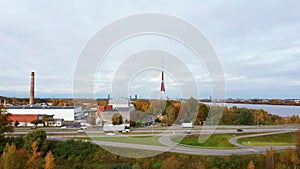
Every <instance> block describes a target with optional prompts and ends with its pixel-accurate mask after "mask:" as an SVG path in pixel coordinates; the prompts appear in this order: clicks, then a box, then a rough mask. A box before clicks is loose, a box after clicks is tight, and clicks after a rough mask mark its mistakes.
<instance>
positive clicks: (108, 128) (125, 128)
mask: <svg viewBox="0 0 300 169" xmlns="http://www.w3.org/2000/svg"><path fill="white" fill-rule="evenodd" d="M103 131H104V132H129V131H130V129H129V124H128V125H127V124H121V125H113V124H104V126H103Z"/></svg>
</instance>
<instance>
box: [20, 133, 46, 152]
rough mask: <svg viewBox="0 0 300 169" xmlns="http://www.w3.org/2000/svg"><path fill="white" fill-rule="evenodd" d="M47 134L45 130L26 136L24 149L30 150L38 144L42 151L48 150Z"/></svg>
mask: <svg viewBox="0 0 300 169" xmlns="http://www.w3.org/2000/svg"><path fill="white" fill-rule="evenodd" d="M46 137H47V136H46V132H45V131H43V130H40V129H38V130H34V131H32V132H30V133H28V134H27V135H26V136H24V148H25V149H27V150H29V149H31V147H32V144H33V142H37V147H38V148H40V149H46V148H47V142H46V141H47V140H46ZM45 152H46V151H45Z"/></svg>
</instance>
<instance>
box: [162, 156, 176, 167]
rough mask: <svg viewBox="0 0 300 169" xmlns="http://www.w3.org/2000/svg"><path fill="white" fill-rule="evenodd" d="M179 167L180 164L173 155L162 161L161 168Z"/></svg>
mask: <svg viewBox="0 0 300 169" xmlns="http://www.w3.org/2000/svg"><path fill="white" fill-rule="evenodd" d="M179 167H180V165H179V162H178V160H177V159H176V158H174V157H173V156H171V157H168V158H167V159H165V160H164V161H163V163H162V166H161V169H168V168H172V169H177V168H179Z"/></svg>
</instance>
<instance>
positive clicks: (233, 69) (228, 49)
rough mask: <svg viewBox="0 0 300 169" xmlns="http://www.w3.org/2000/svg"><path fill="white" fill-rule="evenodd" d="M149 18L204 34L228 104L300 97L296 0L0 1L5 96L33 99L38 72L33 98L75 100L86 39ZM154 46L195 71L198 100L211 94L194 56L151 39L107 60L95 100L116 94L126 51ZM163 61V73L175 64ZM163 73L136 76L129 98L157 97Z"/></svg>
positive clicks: (0, 74) (172, 89)
mask: <svg viewBox="0 0 300 169" xmlns="http://www.w3.org/2000/svg"><path fill="white" fill-rule="evenodd" d="M144 12H154V13H164V14H169V15H172V16H175V17H178V18H181V19H183V20H185V21H187V22H189V23H191V24H192V25H194V26H195V27H197V28H198V29H199V30H200V31H201V32H202V33H203V34H205V36H206V37H207V38H208V39H209V41H210V42H211V44H212V45H213V46H214V48H215V50H216V51H217V53H218V55H219V59H220V61H221V63H222V66H223V70H224V75H225V81H226V97H227V98H300V75H299V69H300V1H299V0H297V1H296V0H290V1H282V0H265V1H251V0H249V1H246V0H243V1H233V0H232V1H227V0H226V1H212V2H209V1H198V0H194V1H187V2H184V1H179V0H178V1H175V0H170V1H163V0H160V1H151V0H149V1H123V0H122V1H121V0H120V1H110V0H107V1H72V2H71V1H57V2H53V1H47V2H46V1H30V0H29V1H28V0H26V1H21V0H20V1H9V0H2V1H0V57H1V62H0V95H4V96H10V97H28V95H29V80H30V72H31V71H35V72H36V97H72V96H73V94H72V91H73V76H74V69H75V66H76V63H77V59H78V57H79V56H80V53H81V51H82V49H83V48H84V46H85V44H86V43H87V42H88V41H89V39H90V38H91V37H93V35H94V34H95V33H96V32H97V31H99V30H101V28H103V27H104V26H105V25H108V24H110V23H112V22H113V21H115V20H118V19H120V18H122V17H125V16H130V15H133V14H138V13H144ZM149 22H151V21H149ZM174 29H176V28H174ZM156 47H157V48H160V49H164V50H167V51H169V52H170V53H172V54H174V55H177V57H178V59H179V60H180V61H181V62H183V64H184V65H186V67H188V69H189V70H190V72H192V73H193V78H194V79H195V81H196V84H197V87H198V91H199V92H198V93H197V94H196V96H198V97H200V98H208V97H209V96H210V95H211V86H210V85H211V84H210V81H209V80H210V79H209V76H208V74H207V72H206V70H205V65H202V64H201V63H200V62H198V61H193V60H191V59H189V58H190V55H192V54H191V53H190V51H188V50H186V49H185V48H183V47H181V46H180V44H178V43H176V42H173V41H172V40H171V39H167V38H164V37H157V36H150V35H149V36H143V37H139V38H133V39H129V40H128V41H124V42H122V44H120V45H119V46H117V47H116V48H115V49H114V50H112V51H111V52H110V53H109V54H108V55H107V57H106V58H105V59H104V61H103V64H102V66H101V65H100V66H99V69H98V71H97V74H96V75H95V79H93V80H95V92H96V97H106V96H107V94H111V93H112V89H111V88H110V86H112V83H113V79H114V77H116V73H117V72H118V69H119V68H120V65H122V63H124V62H125V61H126V59H128V58H130V57H129V56H128V53H135V52H137V51H140V50H142V49H147V48H156ZM174 59H175V60H176V58H174ZM165 62H167V63H165V66H166V69H168V67H169V68H170V67H171V66H172V64H170V63H172V62H170V61H169V62H168V60H166V61H165ZM133 63H134V62H133ZM168 63H169V64H168ZM134 64H140V63H139V62H136V63H134ZM157 64H158V67H161V62H158V63H157ZM131 66H132V65H131ZM160 74H161V73H160V70H156V71H153V70H151V71H148V72H147V71H146V72H144V73H143V72H142V73H139V74H138V75H136V76H135V77H132V79H131V80H132V82H131V84H130V86H129V87H128V88H129V89H128V90H129V94H130V95H134V94H138V95H139V96H141V97H145V98H149V97H152V95H153V94H154V93H155V92H158V91H159V89H160ZM176 76H177V77H178V76H180V77H183V76H185V75H183V74H182V72H181V74H180V71H179V72H178V74H177V73H175V74H174V73H173V74H168V73H166V92H167V95H168V96H169V97H171V98H178V97H181V96H180V87H178V84H177V81H176Z"/></svg>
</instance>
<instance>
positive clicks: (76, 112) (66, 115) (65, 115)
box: [6, 106, 83, 121]
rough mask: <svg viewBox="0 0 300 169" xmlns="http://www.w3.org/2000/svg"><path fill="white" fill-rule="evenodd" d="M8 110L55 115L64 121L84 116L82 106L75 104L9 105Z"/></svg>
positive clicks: (18, 112) (16, 112) (20, 112)
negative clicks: (75, 105)
mask: <svg viewBox="0 0 300 169" xmlns="http://www.w3.org/2000/svg"><path fill="white" fill-rule="evenodd" d="M6 110H7V112H8V113H11V114H24V115H25V114H26V115H30V114H34V115H36V114H38V115H54V116H53V118H55V119H64V121H74V120H80V119H81V118H82V117H83V112H82V109H81V107H74V106H9V107H6Z"/></svg>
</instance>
